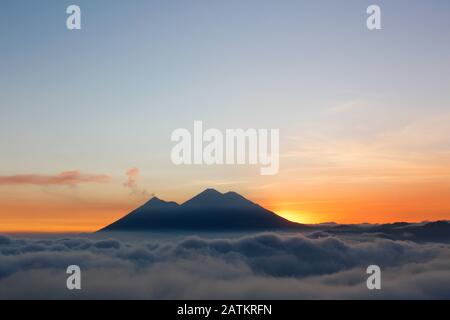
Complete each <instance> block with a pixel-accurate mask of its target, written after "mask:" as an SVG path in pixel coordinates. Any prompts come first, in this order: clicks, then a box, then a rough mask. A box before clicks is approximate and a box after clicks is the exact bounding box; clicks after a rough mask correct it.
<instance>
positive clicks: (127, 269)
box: [0, 232, 450, 299]
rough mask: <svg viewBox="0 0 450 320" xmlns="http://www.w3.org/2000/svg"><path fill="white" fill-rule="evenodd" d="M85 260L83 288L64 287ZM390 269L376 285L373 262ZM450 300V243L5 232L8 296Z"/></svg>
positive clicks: (3, 267) (2, 258)
mask: <svg viewBox="0 0 450 320" xmlns="http://www.w3.org/2000/svg"><path fill="white" fill-rule="evenodd" d="M72 264H75V265H79V266H80V268H81V271H82V282H81V286H82V289H81V290H68V289H67V288H66V279H67V277H68V275H67V274H66V268H67V267H68V266H69V265H72ZM371 264H376V265H379V266H380V267H381V270H382V289H381V290H368V289H367V286H366V279H367V277H368V276H369V275H368V274H366V268H367V266H369V265H371ZM81 298H83V299H119V298H120V299H347V298H349V299H381V298H387V299H449V298H450V246H449V245H446V244H439V243H430V244H418V243H415V242H412V241H392V240H387V239H363V238H360V239H358V240H348V239H340V238H338V237H335V236H330V235H327V234H324V233H322V232H321V233H320V234H317V233H312V234H309V235H302V234H296V235H287V234H276V233H263V234H253V235H247V236H242V237H238V238H236V237H229V238H226V237H222V238H221V239H217V238H205V237H185V238H181V239H177V240H172V241H167V240H164V241H163V240H152V239H151V238H149V237H143V238H141V239H139V241H136V239H134V240H133V241H131V240H124V239H120V237H119V238H115V239H110V238H108V239H102V238H98V237H97V238H92V237H88V236H76V237H75V236H67V237H61V238H55V237H49V238H42V237H39V238H33V237H28V238H27V237H25V236H24V237H17V236H14V237H7V236H0V299H81Z"/></svg>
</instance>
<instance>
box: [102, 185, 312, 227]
mask: <svg viewBox="0 0 450 320" xmlns="http://www.w3.org/2000/svg"><path fill="white" fill-rule="evenodd" d="M301 228H308V227H306V226H305V225H303V224H299V223H295V222H292V221H289V220H287V219H285V218H283V217H281V216H278V215H277V214H276V213H274V212H272V211H270V210H267V209H265V208H263V207H261V206H260V205H258V204H256V203H254V202H252V201H250V200H248V199H246V198H245V197H243V196H242V195H240V194H238V193H236V192H233V191H229V192H226V193H221V192H219V191H217V190H215V189H212V188H208V189H206V190H204V191H202V192H200V193H199V194H197V195H195V196H194V197H192V198H191V199H189V200H187V201H185V202H184V203H182V204H177V203H176V202H173V201H164V200H161V199H159V198H157V197H152V198H151V199H150V200H149V201H147V202H146V203H145V204H144V205H142V206H140V207H138V208H137V209H135V210H133V211H131V212H130V213H129V214H127V215H125V216H124V217H122V218H120V219H119V220H117V221H115V222H113V223H111V224H110V225H108V226H106V227H104V228H102V229H100V230H99V231H147V230H148V231H166V230H191V231H195V230H197V231H233V230H236V231H237V230H239V231H243V230H258V231H273V230H282V229H290V230H293V229H301Z"/></svg>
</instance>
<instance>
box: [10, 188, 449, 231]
mask: <svg viewBox="0 0 450 320" xmlns="http://www.w3.org/2000/svg"><path fill="white" fill-rule="evenodd" d="M208 191H214V192H217V193H219V194H220V195H226V194H229V193H235V194H238V195H239V196H241V197H243V198H244V199H245V200H247V201H250V202H252V203H255V204H257V205H259V204H258V203H256V202H253V201H251V200H250V199H247V198H246V197H245V196H244V195H241V194H239V193H237V192H235V191H232V190H228V191H223V192H222V191H219V190H217V189H215V188H206V189H203V190H202V191H200V192H198V193H197V194H195V195H193V196H192V197H190V198H187V199H185V200H184V201H181V202H177V201H173V200H171V199H162V198H160V197H158V196H156V195H152V196H150V198H148V199H147V200H145V201H143V202H142V203H141V204H139V205H138V206H137V207H135V208H134V209H132V210H131V211H133V210H136V209H138V208H140V207H141V206H144V205H145V204H147V203H149V202H150V201H151V200H153V199H156V200H158V201H162V202H165V203H175V204H176V205H177V206H183V205H184V204H185V203H187V202H188V201H190V200H192V199H193V198H195V197H197V196H198V195H200V194H204V193H205V192H208ZM263 208H264V209H267V208H265V207H263ZM267 210H269V211H271V210H270V209H267ZM272 212H273V213H275V214H276V215H278V216H280V217H283V218H285V219H287V220H288V221H291V222H295V223H299V224H304V225H309V226H319V225H324V224H335V225H355V226H357V225H383V224H392V223H408V224H424V223H434V222H449V221H450V220H449V219H440V220H422V221H391V222H373V223H370V222H365V221H361V222H355V223H337V222H335V221H322V222H315V223H304V222H301V221H295V220H290V219H288V218H287V217H286V216H282V215H280V214H278V213H277V212H274V211H272ZM129 213H130V212H126V213H124V214H123V215H122V216H120V217H119V218H118V219H120V218H123V217H125V216H126V215H127V214H129ZM118 219H116V220H113V221H109V222H108V223H107V224H106V225H103V226H101V227H100V228H96V229H95V230H70V231H66V230H52V231H48V230H43V231H40V230H37V231H36V230H19V231H8V232H4V234H10V235H45V234H53V235H64V234H68V235H69V234H95V233H97V232H98V231H100V230H101V229H103V228H104V227H106V226H108V225H109V224H111V223H113V222H115V221H117V220H118ZM112 232H114V231H112ZM120 232H125V233H126V231H120ZM141 232H145V231H141ZM172 232H175V231H172ZM197 232H200V234H202V233H207V232H208V231H197ZM150 233H152V231H150Z"/></svg>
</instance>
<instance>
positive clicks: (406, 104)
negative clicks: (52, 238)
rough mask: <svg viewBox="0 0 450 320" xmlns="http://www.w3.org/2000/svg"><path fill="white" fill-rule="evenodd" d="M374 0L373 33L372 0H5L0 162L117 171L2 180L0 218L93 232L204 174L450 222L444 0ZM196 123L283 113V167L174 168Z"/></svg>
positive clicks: (290, 196)
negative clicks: (64, 179)
mask: <svg viewBox="0 0 450 320" xmlns="http://www.w3.org/2000/svg"><path fill="white" fill-rule="evenodd" d="M375 2H376V3H377V4H379V5H380V6H381V9H382V26H383V30H380V31H369V30H367V28H366V18H367V15H366V13H365V12H366V8H367V6H368V5H370V4H372V3H374V1H299V0H295V1H278V0H277V1H274V0H271V1H265V0H258V1H256V0H248V1H237V0H231V1H228V0H227V1H206V0H205V1H137V0H136V1H101V0H96V1H47V0H46V1H33V2H31V1H23V0H19V1H17V0H14V1H10V0H2V1H1V2H0V58H1V59H0V113H1V117H0V148H1V150H2V151H1V167H0V176H1V177H10V176H15V175H22V174H34V175H42V176H47V177H48V176H57V175H59V174H60V173H62V172H66V171H79V172H80V173H81V174H91V175H107V176H109V177H110V181H108V182H96V181H90V182H86V181H85V182H81V183H75V184H73V185H53V184H50V185H48V184H47V185H42V184H38V185H36V184H33V185H29V184H19V185H17V184H10V183H3V184H2V183H1V179H0V220H1V221H2V223H1V225H0V231H2V230H6V231H17V230H26V231H29V230H33V231H36V230H41V231H49V230H60V229H61V230H64V231H67V230H69V231H73V230H94V229H96V228H99V227H101V226H102V225H104V224H107V223H109V222H111V221H112V220H114V219H115V218H117V217H119V216H121V215H123V214H125V213H126V212H127V210H129V209H131V208H133V207H134V206H136V205H137V204H139V203H141V202H142V201H145V200H146V199H147V198H148V197H149V196H150V195H151V194H153V193H156V195H158V196H160V197H162V198H166V199H173V200H177V201H180V202H181V201H184V200H186V199H187V198H189V197H191V196H193V195H194V194H196V193H198V192H199V191H201V190H203V189H204V188H206V187H216V188H217V189H219V190H222V191H228V190H235V191H238V192H240V193H242V194H243V195H245V196H247V197H248V198H250V199H251V200H254V201H256V202H258V203H261V204H262V205H265V206H267V207H269V208H270V209H273V210H276V211H277V212H279V213H282V214H283V215H285V216H287V217H289V218H292V219H296V220H298V221H302V222H323V221H330V220H333V221H337V222H363V221H370V222H385V221H397V220H407V221H417V220H436V219H449V218H450V173H449V172H450V170H449V169H450V148H449V146H450V126H449V125H448V124H449V122H450V91H449V90H448V88H450V42H449V41H448V31H449V30H450V3H449V2H448V1H444V0H443V1H438V0H435V1H375ZM73 3H76V4H78V5H80V7H81V10H82V30H80V31H69V30H67V29H66V26H65V20H66V17H67V15H66V13H65V9H66V7H67V6H68V5H70V4H73ZM194 120H202V121H203V122H204V125H205V127H213V128H219V129H225V128H280V137H281V153H282V157H281V163H280V173H279V175H277V176H266V177H262V176H259V167H258V166H243V167H236V166H228V167H226V166H212V167H206V166H179V167H177V166H174V165H173V164H172V163H171V161H170V150H171V148H172V146H173V143H171V142H170V133H171V132H172V131H173V130H174V129H176V128H180V127H184V128H188V129H191V128H192V126H193V121H194ZM130 168H139V176H137V177H136V179H137V180H136V181H137V182H136V183H137V188H138V189H139V190H138V192H133V190H130V188H128V187H127V186H124V182H125V181H126V180H127V177H126V175H125V173H126V171H127V170H129V169H130ZM8 181H9V180H8ZM134 191H136V190H134Z"/></svg>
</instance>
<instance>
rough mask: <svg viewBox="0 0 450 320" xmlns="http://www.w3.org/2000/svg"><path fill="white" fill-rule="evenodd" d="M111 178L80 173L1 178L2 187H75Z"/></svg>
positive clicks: (102, 181)
mask: <svg viewBox="0 0 450 320" xmlns="http://www.w3.org/2000/svg"><path fill="white" fill-rule="evenodd" d="M110 180H111V177H110V176H109V175H106V174H85V173H81V172H79V171H76V170H74V171H64V172H61V173H60V174H57V175H39V174H17V175H11V176H0V185H27V184H28V185H37V186H50V185H66V186H75V185H78V184H81V183H105V182H109V181H110Z"/></svg>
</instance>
